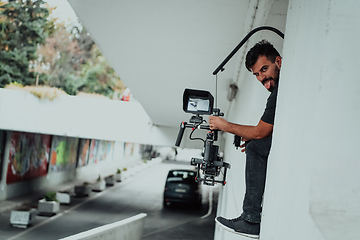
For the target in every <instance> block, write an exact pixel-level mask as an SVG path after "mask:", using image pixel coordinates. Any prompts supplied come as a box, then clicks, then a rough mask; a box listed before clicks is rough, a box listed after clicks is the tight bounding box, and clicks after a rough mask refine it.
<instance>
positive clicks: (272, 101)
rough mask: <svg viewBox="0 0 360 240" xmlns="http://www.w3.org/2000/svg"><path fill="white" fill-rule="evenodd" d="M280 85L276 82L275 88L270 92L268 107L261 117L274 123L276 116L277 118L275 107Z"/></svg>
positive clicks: (267, 121)
mask: <svg viewBox="0 0 360 240" xmlns="http://www.w3.org/2000/svg"><path fill="white" fill-rule="evenodd" d="M278 86H279V84H276V86H275V88H274V90H273V91H272V92H271V93H270V96H269V98H268V99H267V103H266V108H265V111H264V114H263V115H262V117H261V120H262V121H263V122H266V123H269V124H272V125H274V118H275V108H276V98H277V93H278Z"/></svg>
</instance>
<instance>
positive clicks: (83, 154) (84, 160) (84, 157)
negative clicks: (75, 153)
mask: <svg viewBox="0 0 360 240" xmlns="http://www.w3.org/2000/svg"><path fill="white" fill-rule="evenodd" d="M89 152H90V139H80V147H79V159H78V167H83V166H86V165H88V164H89Z"/></svg>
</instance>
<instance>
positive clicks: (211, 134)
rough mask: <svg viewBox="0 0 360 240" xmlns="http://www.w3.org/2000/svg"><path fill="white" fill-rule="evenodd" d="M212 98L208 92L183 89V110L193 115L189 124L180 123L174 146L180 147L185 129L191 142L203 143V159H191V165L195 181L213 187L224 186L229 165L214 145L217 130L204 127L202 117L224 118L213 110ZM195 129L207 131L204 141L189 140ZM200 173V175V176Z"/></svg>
mask: <svg viewBox="0 0 360 240" xmlns="http://www.w3.org/2000/svg"><path fill="white" fill-rule="evenodd" d="M213 104H214V98H213V96H212V95H211V93H210V92H208V91H203V90H194V89H185V91H184V95H183V110H184V111H185V112H187V113H192V114H195V115H194V116H192V117H191V118H190V120H189V123H187V122H182V123H181V124H180V130H179V134H178V137H177V140H176V143H175V146H177V147H178V146H180V142H181V139H182V136H183V135H184V131H185V128H191V129H192V132H191V134H190V136H189V138H190V139H191V140H202V141H203V142H204V151H203V158H192V159H191V162H190V163H191V165H194V166H197V176H196V181H198V182H199V181H202V182H204V184H206V185H210V186H214V185H215V183H221V184H222V185H225V184H226V181H225V179H226V171H227V169H228V168H230V164H228V163H226V162H224V161H223V158H222V157H220V155H219V146H217V145H214V142H215V141H217V137H218V130H211V129H210V126H209V125H206V124H204V123H206V121H205V120H203V117H202V115H214V116H224V114H223V113H221V112H220V109H218V108H213ZM196 129H205V130H208V132H207V134H206V139H205V140H204V139H202V138H191V135H192V133H193V132H194V131H195V130H196ZM222 168H224V173H223V179H222V180H216V179H215V177H218V176H219V175H220V172H221V169H222ZM200 171H202V174H200Z"/></svg>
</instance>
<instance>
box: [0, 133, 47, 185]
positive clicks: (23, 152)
mask: <svg viewBox="0 0 360 240" xmlns="http://www.w3.org/2000/svg"><path fill="white" fill-rule="evenodd" d="M50 142H51V136H50V135H43V134H35V133H24V132H11V137H10V148H9V164H8V170H7V177H6V183H7V184H11V183H15V182H19V181H24V180H28V179H32V178H37V177H41V176H46V175H47V172H48V162H49V152H50Z"/></svg>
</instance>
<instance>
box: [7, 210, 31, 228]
mask: <svg viewBox="0 0 360 240" xmlns="http://www.w3.org/2000/svg"><path fill="white" fill-rule="evenodd" d="M36 213H37V211H36V209H35V208H28V209H18V210H13V211H11V215H10V223H11V225H13V226H14V227H18V228H27V226H28V225H29V224H31V223H32V222H33V221H34V220H35V218H36Z"/></svg>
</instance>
